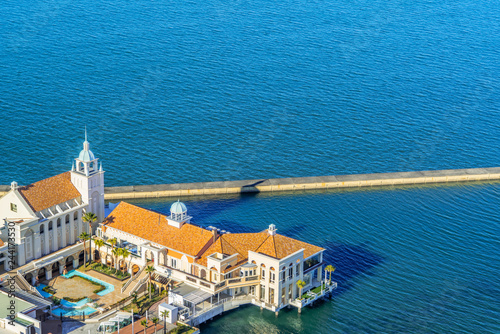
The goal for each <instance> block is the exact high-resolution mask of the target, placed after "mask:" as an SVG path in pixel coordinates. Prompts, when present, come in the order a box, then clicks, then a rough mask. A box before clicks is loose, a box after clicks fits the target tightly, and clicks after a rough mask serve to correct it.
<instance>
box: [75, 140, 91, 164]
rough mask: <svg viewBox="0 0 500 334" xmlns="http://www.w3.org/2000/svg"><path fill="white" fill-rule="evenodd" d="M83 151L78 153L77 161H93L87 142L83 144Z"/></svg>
mask: <svg viewBox="0 0 500 334" xmlns="http://www.w3.org/2000/svg"><path fill="white" fill-rule="evenodd" d="M83 147H84V148H83V150H81V151H80V155H79V156H78V160H80V161H83V162H90V161H93V160H95V156H94V153H92V151H91V150H89V143H88V141H85V143H83Z"/></svg>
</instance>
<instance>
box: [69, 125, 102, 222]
mask: <svg viewBox="0 0 500 334" xmlns="http://www.w3.org/2000/svg"><path fill="white" fill-rule="evenodd" d="M98 160H99V159H97V158H96V157H95V156H94V153H92V151H91V150H90V144H89V142H88V141H87V128H85V141H84V142H83V150H82V151H81V152H80V155H79V156H78V158H76V159H75V163H74V164H73V166H72V168H71V183H73V185H74V186H75V187H76V189H77V190H78V191H79V192H80V194H82V200H83V202H84V203H86V204H88V207H87V212H92V213H94V214H95V215H96V216H97V218H98V219H97V221H96V222H95V223H94V226H93V228H92V232H94V231H95V229H96V227H97V226H98V224H99V223H101V222H102V221H103V220H104V171H103V170H102V163H101V166H100V167H99V168H98Z"/></svg>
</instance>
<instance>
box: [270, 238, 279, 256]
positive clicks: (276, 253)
mask: <svg viewBox="0 0 500 334" xmlns="http://www.w3.org/2000/svg"><path fill="white" fill-rule="evenodd" d="M275 236H276V234H275V235H272V236H271V237H273V246H274V255H275V257H279V256H278V250H277V249H276V240H275V239H274V237H275Z"/></svg>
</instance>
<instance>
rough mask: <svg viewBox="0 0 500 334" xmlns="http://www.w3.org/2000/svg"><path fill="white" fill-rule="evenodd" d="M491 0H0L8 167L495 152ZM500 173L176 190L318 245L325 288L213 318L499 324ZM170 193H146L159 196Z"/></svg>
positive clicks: (414, 164)
mask: <svg viewBox="0 0 500 334" xmlns="http://www.w3.org/2000/svg"><path fill="white" fill-rule="evenodd" d="M499 78H500V7H499V6H498V3H497V2H495V1H488V0H483V1H479V0H463V1H437V0H414V1H403V0H395V1H380V0H374V1H367V0H354V1H345V0H325V1H315V0H284V1H279V2H276V1H275V2H272V1H262V0H254V1H243V0H229V1H216V0H207V1H154V0H153V1H145V0H132V1H129V0H127V1H124V0H115V1H110V0H93V1H90V0H76V1H75V0H71V1H70V0H38V1H34V0H21V1H13V0H6V1H2V2H1V3H0V126H1V127H0V129H1V131H0V152H1V154H2V159H1V160H0V184H8V183H10V182H11V181H13V180H16V181H18V182H19V183H20V184H28V183H30V182H33V181H37V180H39V179H42V178H45V177H49V176H52V175H55V174H58V173H61V172H63V171H66V170H69V169H70V167H71V163H72V159H73V158H74V157H76V156H77V155H78V152H79V151H80V149H81V145H82V142H83V132H84V131H83V128H84V126H85V125H87V127H88V129H89V141H90V143H91V148H92V150H93V151H94V153H95V154H96V155H97V157H99V158H100V159H101V160H102V161H103V163H104V166H103V167H104V169H105V170H106V184H107V185H109V186H113V185H114V186H117V185H127V184H149V183H174V182H194V181H213V180H232V179H251V178H270V177H287V176H308V175H327V174H344V173H345V174H351V173H368V172H389V171H404V170H424V169H445V168H464V167H485V166H499V165H500V162H499V157H500V154H499V153H500V149H499V146H500V145H499V140H498V136H499V133H500V125H499V124H500V98H499V96H500V79H499ZM499 189H500V188H499V184H498V183H494V184H488V183H484V184H472V185H467V186H451V187H448V186H444V187H423V188H418V187H417V188H394V189H389V188H388V189H384V190H380V189H374V190H366V189H364V190H355V191H339V192H305V193H300V194H299V193H296V194H293V195H292V194H278V195H268V194H258V195H255V196H243V197H241V196H229V197H209V198H195V199H186V202H187V203H188V206H189V210H190V214H192V215H193V216H194V217H195V221H196V222H197V223H199V224H201V225H204V226H206V225H217V226H220V227H221V228H223V229H225V230H230V231H232V232H237V231H260V230H263V229H265V228H266V227H267V225H268V224H270V223H275V224H276V225H277V226H278V229H279V232H280V233H283V234H286V235H289V236H291V237H297V238H300V239H304V240H308V241H311V242H314V243H315V244H318V245H321V246H323V247H325V248H327V250H328V261H329V262H331V263H333V264H334V265H335V266H336V267H337V268H338V269H337V271H336V272H335V274H334V278H335V279H336V280H338V281H339V284H340V286H339V289H338V291H337V293H336V295H335V297H334V298H333V299H332V300H331V301H327V302H325V303H323V304H320V305H317V306H316V307H315V308H314V309H307V310H306V311H305V312H304V313H303V314H302V315H300V316H298V315H297V314H296V311H294V310H291V311H284V312H281V313H280V315H279V317H278V318H275V317H274V314H272V313H270V312H262V313H261V312H260V311H259V309H256V308H246V309H244V310H238V311H235V312H232V313H230V314H228V315H226V316H224V317H223V318H220V319H217V320H215V321H213V322H211V323H209V324H208V325H207V326H204V327H203V331H204V332H208V333H219V332H220V333H233V332H242V333H332V332H333V333H497V332H500V326H499V320H498V319H499V318H500V307H499V300H500V287H499V280H498V277H499V274H500V270H499V267H500V259H499V251H498V249H499V248H500V240H499V235H500V233H499V232H500V228H499V224H500V217H499V213H498V212H499V210H498V203H499ZM168 201H169V200H161V201H157V202H154V201H140V202H138V203H139V204H140V205H142V206H144V207H151V208H154V209H158V210H161V211H165V212H166V211H167V210H168Z"/></svg>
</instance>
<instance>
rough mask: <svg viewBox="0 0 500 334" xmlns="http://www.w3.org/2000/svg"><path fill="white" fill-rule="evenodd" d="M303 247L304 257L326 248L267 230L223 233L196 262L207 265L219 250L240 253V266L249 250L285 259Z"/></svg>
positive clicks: (227, 252)
mask: <svg viewBox="0 0 500 334" xmlns="http://www.w3.org/2000/svg"><path fill="white" fill-rule="evenodd" d="M301 249H304V258H308V257H310V256H311V255H313V254H316V253H318V252H320V251H322V250H324V248H321V247H318V246H314V245H311V244H308V243H306V242H303V241H300V240H296V239H292V238H289V237H285V236H283V235H280V234H276V235H274V236H271V235H269V233H268V232H267V230H266V231H263V232H260V233H231V234H224V235H221V236H220V237H219V239H217V241H216V242H215V243H214V244H213V245H211V246H210V247H209V248H208V249H207V250H206V251H205V252H204V253H203V255H202V257H201V258H200V259H199V260H197V261H196V262H197V263H199V264H201V265H203V266H206V265H207V257H208V256H209V255H212V254H213V253H216V252H217V253H222V254H226V255H234V254H238V256H237V258H238V259H237V261H238V262H237V266H239V265H241V264H243V263H245V262H247V261H248V251H253V252H256V253H261V254H265V255H268V256H271V257H274V258H277V259H283V258H285V257H287V256H289V255H291V254H293V253H295V252H297V251H298V250H301ZM234 267H235V266H233V267H231V269H234Z"/></svg>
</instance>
